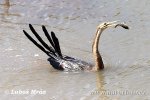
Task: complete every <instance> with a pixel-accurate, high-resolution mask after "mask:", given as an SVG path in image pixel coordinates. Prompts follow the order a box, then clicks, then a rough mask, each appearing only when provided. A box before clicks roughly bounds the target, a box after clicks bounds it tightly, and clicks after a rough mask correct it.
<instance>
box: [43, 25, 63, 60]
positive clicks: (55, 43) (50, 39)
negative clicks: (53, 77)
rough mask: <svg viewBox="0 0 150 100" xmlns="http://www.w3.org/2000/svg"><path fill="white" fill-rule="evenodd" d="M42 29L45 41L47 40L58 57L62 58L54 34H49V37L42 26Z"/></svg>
mask: <svg viewBox="0 0 150 100" xmlns="http://www.w3.org/2000/svg"><path fill="white" fill-rule="evenodd" d="M42 29H43V31H44V33H45V36H46V37H47V39H48V40H49V42H50V44H51V45H52V47H53V48H54V49H55V51H56V52H57V54H58V56H59V57H61V58H62V53H61V49H60V45H59V40H58V38H57V37H56V36H55V33H54V32H51V37H50V35H49V33H48V31H47V30H46V28H45V26H44V25H43V26H42Z"/></svg>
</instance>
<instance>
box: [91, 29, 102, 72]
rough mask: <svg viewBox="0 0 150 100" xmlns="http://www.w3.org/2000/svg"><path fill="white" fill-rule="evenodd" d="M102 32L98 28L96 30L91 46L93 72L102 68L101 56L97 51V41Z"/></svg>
mask: <svg viewBox="0 0 150 100" xmlns="http://www.w3.org/2000/svg"><path fill="white" fill-rule="evenodd" d="M102 32H103V30H102V29H100V28H98V29H97V30H96V36H95V38H94V41H93V45H92V52H93V57H94V60H95V67H94V70H101V69H103V68H104V64H103V60H102V57H101V55H100V53H99V51H98V44H99V39H100V35H101V33H102Z"/></svg>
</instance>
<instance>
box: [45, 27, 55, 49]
mask: <svg viewBox="0 0 150 100" xmlns="http://www.w3.org/2000/svg"><path fill="white" fill-rule="evenodd" d="M42 29H43V31H44V33H45V36H46V37H47V39H48V40H49V42H50V44H51V45H52V47H53V48H54V49H55V45H54V42H53V41H52V39H51V37H50V35H49V33H48V31H47V29H46V27H45V26H44V25H42Z"/></svg>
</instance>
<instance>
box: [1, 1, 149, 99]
mask: <svg viewBox="0 0 150 100" xmlns="http://www.w3.org/2000/svg"><path fill="white" fill-rule="evenodd" d="M149 4H150V1H149V0H143V1H138V2H137V0H124V1H122V0H114V1H112V0H107V1H102V0H92V1H91V0H82V1H81V0H76V1H72V0H55V1H54V0H34V1H32V2H31V0H25V1H22V0H11V1H9V0H1V1H0V55H1V57H0V79H1V80H0V98H1V100H41V99H43V100H60V99H62V100H78V99H80V100H120V99H121V100H148V99H150V96H149V90H150V86H149V83H150V81H149V80H150V78H149V76H150V74H149V73H150V53H149V50H150V34H149V33H150V28H149V27H150V23H149V18H150V13H149V9H150V6H149ZM114 20H121V21H124V22H126V23H127V24H128V25H129V26H130V30H124V29H122V28H118V29H108V30H106V31H105V32H104V33H103V34H102V36H101V40H100V48H99V50H100V52H101V55H102V57H103V60H104V64H105V70H104V71H101V72H76V73H73V72H61V71H56V70H54V69H53V68H52V67H51V66H50V65H49V63H48V62H47V56H46V55H45V54H44V53H43V52H41V51H40V50H38V48H37V47H35V46H34V45H33V44H32V43H31V42H30V41H29V40H28V39H27V38H26V37H25V36H24V34H23V32H22V30H23V29H24V30H26V31H27V32H30V30H29V27H28V24H29V23H31V24H33V26H34V27H35V28H36V30H37V31H38V33H39V34H40V35H41V36H42V37H43V38H44V40H46V38H45V37H44V35H43V32H42V30H41V25H45V26H46V27H47V29H48V31H52V30H53V31H54V32H55V33H56V35H57V37H58V38H59V40H60V45H61V49H62V52H63V54H66V55H69V56H73V57H76V58H80V59H84V60H85V61H87V62H91V63H92V62H93V58H92V52H91V45H92V40H93V37H94V33H95V30H96V26H97V25H98V24H100V23H101V22H104V21H114ZM30 33H31V32H30ZM19 90H20V91H26V94H23V93H20V94H19V93H18V94H13V92H12V91H19ZM34 90H36V91H39V92H40V93H37V94H34V93H33V91H34ZM103 92H105V93H103Z"/></svg>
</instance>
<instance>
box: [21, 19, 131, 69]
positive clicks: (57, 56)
mask: <svg viewBox="0 0 150 100" xmlns="http://www.w3.org/2000/svg"><path fill="white" fill-rule="evenodd" d="M117 22H118V21H113V22H104V23H102V24H100V25H98V27H97V30H96V35H95V38H94V41H93V45H92V52H93V57H94V60H95V65H92V64H89V63H87V62H85V61H82V60H79V59H76V58H72V57H69V56H66V55H63V54H62V53H61V49H60V45H59V40H58V38H57V37H56V36H55V33H54V32H53V31H52V32H51V36H50V35H49V33H48V31H47V30H46V28H45V26H44V25H42V29H43V31H44V33H45V36H46V37H47V39H48V40H49V42H50V44H51V46H49V45H47V44H46V43H45V42H44V41H43V39H42V38H41V37H40V36H39V35H38V33H37V32H36V31H35V29H34V28H33V26H32V25H31V24H29V27H30V29H31V31H32V33H33V34H34V35H35V36H36V38H37V39H38V40H39V42H40V43H41V44H39V43H37V42H36V41H35V40H34V39H33V38H32V37H31V36H30V35H29V34H28V33H27V32H26V31H25V30H23V32H24V34H25V35H26V36H27V38H28V39H29V40H30V41H32V42H33V43H34V44H35V45H36V46H37V47H38V48H39V49H41V50H42V51H43V52H45V53H46V54H47V55H48V56H49V58H48V61H49V62H50V64H51V65H52V67H53V68H55V69H57V70H64V71H78V70H92V71H93V70H94V71H98V70H102V69H104V64H103V60H102V57H101V55H100V53H99V51H98V44H99V39H100V36H101V34H102V32H103V31H104V30H105V29H106V28H108V27H114V28H116V27H118V26H121V27H123V28H125V29H129V28H128V26H127V25H125V24H123V23H117Z"/></svg>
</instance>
